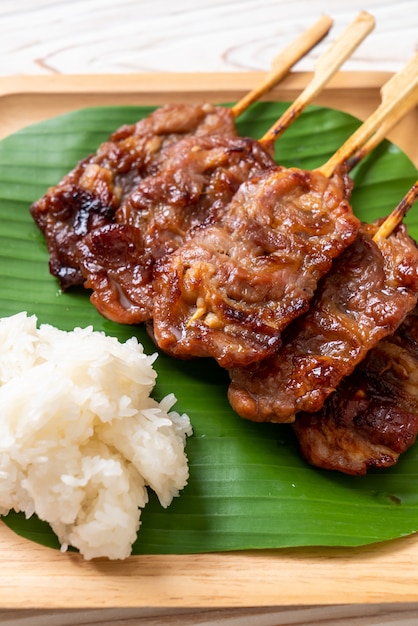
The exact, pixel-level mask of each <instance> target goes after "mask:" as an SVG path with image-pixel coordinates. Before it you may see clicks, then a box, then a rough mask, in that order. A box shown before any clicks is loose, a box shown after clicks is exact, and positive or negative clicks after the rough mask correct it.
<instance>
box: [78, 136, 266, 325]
mask: <svg viewBox="0 0 418 626" xmlns="http://www.w3.org/2000/svg"><path fill="white" fill-rule="evenodd" d="M273 167H277V166H276V164H275V162H274V160H273V158H272V157H271V156H270V155H269V154H268V153H267V152H266V151H265V150H264V149H263V148H262V146H261V145H260V144H259V143H258V142H257V141H256V140H255V139H250V138H241V137H226V136H225V137H223V136H220V135H212V136H207V137H206V136H193V137H188V138H185V139H183V140H180V141H177V142H176V143H174V144H173V145H171V146H170V147H169V148H167V149H166V150H165V153H164V155H163V156H162V157H161V160H160V163H159V167H158V172H157V173H156V174H155V175H153V176H148V177H146V178H144V179H143V180H142V181H141V182H140V183H139V184H138V185H137V186H136V188H135V190H134V191H133V192H132V193H131V194H129V195H128V196H127V198H126V199H125V200H124V201H122V203H121V206H120V208H119V209H118V210H117V212H116V220H117V224H112V225H111V226H108V225H106V226H104V227H102V228H97V229H95V230H93V231H92V232H90V233H89V234H88V235H87V236H86V237H84V238H83V239H82V241H81V242H80V243H79V246H78V251H79V262H80V266H81V270H82V272H83V275H84V277H85V280H86V282H85V286H86V287H87V288H90V289H92V290H93V293H92V296H91V301H92V302H93V304H94V306H95V307H96V308H97V309H98V311H100V313H101V314H102V315H104V316H105V317H107V318H109V319H112V320H113V321H116V322H121V323H129V324H133V323H140V322H144V321H147V320H150V319H151V317H152V315H153V284H152V283H153V268H154V265H155V262H156V261H157V260H158V259H160V258H162V257H164V256H165V255H167V254H169V253H172V252H173V251H174V250H176V249H177V248H178V247H179V246H180V245H181V244H182V243H183V242H184V240H185V237H186V234H187V233H189V232H190V231H192V230H193V229H195V228H198V227H201V226H203V225H205V224H211V223H212V222H219V221H220V220H221V218H222V214H223V211H224V209H225V207H226V206H227V205H228V203H229V202H230V201H231V199H232V197H233V196H234V194H235V192H236V191H237V190H238V188H239V186H240V185H241V183H242V182H243V181H245V180H247V179H248V178H251V177H253V176H255V175H256V174H258V173H260V172H262V171H264V170H267V169H269V168H273Z"/></svg>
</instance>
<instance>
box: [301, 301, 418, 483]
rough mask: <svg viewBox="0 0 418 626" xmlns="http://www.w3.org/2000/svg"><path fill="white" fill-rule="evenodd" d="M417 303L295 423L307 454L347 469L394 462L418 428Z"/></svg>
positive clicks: (320, 463)
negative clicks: (322, 400)
mask: <svg viewBox="0 0 418 626" xmlns="http://www.w3.org/2000/svg"><path fill="white" fill-rule="evenodd" d="M417 373H418V309H417V308H415V309H414V310H413V312H412V313H410V314H409V315H408V316H407V317H406V319H405V321H404V322H403V323H402V324H401V326H399V328H398V329H397V331H396V332H395V333H394V334H393V335H390V336H388V337H386V338H384V339H382V340H381V341H380V342H379V343H378V344H377V346H376V347H375V348H373V349H372V350H370V352H369V353H368V354H367V356H366V358H365V359H364V361H362V362H361V363H360V364H359V365H358V366H357V367H356V369H355V370H354V371H353V373H352V374H351V375H350V376H348V377H347V378H345V379H344V380H343V381H342V382H341V383H340V385H339V387H338V389H337V390H336V391H335V392H334V393H333V394H331V395H330V396H329V398H328V399H327V400H326V402H325V403H324V405H323V407H322V409H321V410H320V411H318V412H316V413H306V412H303V411H302V412H301V413H298V415H297V416H296V420H295V421H294V423H293V424H292V427H293V429H294V431H295V434H296V437H297V440H298V443H299V448H300V451H301V454H302V456H303V457H304V458H305V460H306V461H307V462H308V463H310V464H311V465H314V466H316V467H320V468H323V469H329V470H336V471H339V472H343V473H345V474H353V475H364V474H366V473H367V471H368V470H370V469H373V468H376V469H383V468H387V467H390V466H392V465H394V464H395V463H396V462H397V461H398V459H399V456H400V455H401V454H402V453H403V452H405V451H406V450H407V449H408V448H410V447H411V446H412V445H413V444H414V443H415V441H416V436H417V433H418V393H417V389H418V378H417Z"/></svg>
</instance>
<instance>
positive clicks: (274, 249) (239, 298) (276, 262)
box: [153, 68, 410, 369]
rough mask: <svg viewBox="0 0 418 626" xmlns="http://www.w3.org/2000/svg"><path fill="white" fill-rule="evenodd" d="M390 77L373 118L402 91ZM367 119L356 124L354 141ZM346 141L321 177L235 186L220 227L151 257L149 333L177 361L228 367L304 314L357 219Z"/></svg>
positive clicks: (264, 351)
mask: <svg viewBox="0 0 418 626" xmlns="http://www.w3.org/2000/svg"><path fill="white" fill-rule="evenodd" d="M408 71H409V68H408ZM390 83H391V85H393V86H395V87H396V90H395V91H394V92H393V93H392V90H391V89H390V88H389V87H390V86H391V85H389V83H388V85H387V86H386V91H385V94H387V93H388V92H390V101H391V103H392V107H393V109H391V108H390V107H388V106H387V100H386V95H385V99H384V102H383V103H382V105H381V108H383V112H384V114H382V115H381V116H380V122H381V121H382V119H385V117H389V116H390V115H392V111H393V110H396V106H397V104H398V103H399V102H402V101H403V98H404V97H406V94H409V93H410V92H409V91H408V90H406V91H400V90H398V83H399V75H398V76H396V77H394V78H392V79H391V81H390ZM393 118H396V116H393ZM377 119H379V116H376V115H373V116H372V117H371V118H369V120H367V121H366V122H365V123H364V124H363V125H362V126H361V133H362V136H363V138H364V140H367V139H368V136H369V135H370V134H372V133H373V132H375V129H376V125H378V123H379V122H378V121H377ZM370 120H371V121H370ZM366 131H367V132H366ZM349 147H350V148H351V149H352V150H355V149H357V144H356V143H354V144H350V142H347V145H346V147H345V152H344V161H343V164H342V165H340V170H339V171H335V167H333V171H332V172H331V175H330V176H327V175H324V173H323V172H322V168H321V169H320V170H317V171H314V172H306V171H303V170H298V169H296V168H289V169H285V168H280V167H278V168H277V169H275V170H269V171H268V172H266V173H264V174H261V175H260V176H259V177H258V178H254V179H252V180H251V181H248V182H247V183H245V184H243V185H242V186H241V188H240V189H239V191H238V192H237V194H236V195H235V197H234V199H233V201H232V202H231V203H230V205H229V206H228V208H227V210H226V211H225V213H224V215H223V218H222V221H221V223H217V224H213V225H209V226H207V227H205V228H200V229H198V230H197V231H195V232H193V233H192V236H190V237H189V238H188V239H187V241H186V242H185V243H184V244H183V245H182V246H181V247H180V248H179V249H178V250H177V251H175V252H174V253H173V254H171V255H170V256H167V257H165V258H164V259H162V261H161V262H159V263H158V265H157V268H156V272H155V277H154V290H155V294H156V295H155V305H154V315H153V334H154V338H155V341H156V343H157V344H158V346H159V347H160V348H161V349H163V350H164V351H166V352H168V353H169V354H171V355H173V356H176V357H179V358H188V357H190V356H200V357H202V356H213V357H214V358H215V359H216V360H217V361H218V363H219V364H220V365H222V366H223V367H225V368H228V369H231V368H236V367H244V368H245V367H247V366H249V365H250V364H251V363H254V362H258V361H262V360H263V359H265V358H267V357H268V356H269V355H272V354H274V353H275V352H276V351H277V350H278V349H279V347H280V345H281V341H282V339H281V335H282V332H283V330H284V329H285V328H286V326H287V325H288V324H289V323H290V322H291V321H292V320H293V319H295V318H296V317H298V316H299V315H301V314H302V313H304V312H306V311H307V309H308V307H309V302H310V300H311V298H312V296H313V294H314V291H315V289H316V286H317V283H318V280H319V279H320V278H321V276H324V275H325V274H327V273H328V271H329V270H330V268H331V264H332V261H333V259H334V258H336V257H338V256H339V254H341V252H342V251H343V250H344V249H345V248H346V247H347V246H349V245H350V243H352V242H353V241H354V239H355V238H356V235H357V232H358V229H359V226H360V224H359V222H358V220H357V218H356V217H355V216H354V215H353V213H352V211H351V207H350V205H349V202H348V197H349V193H350V189H351V182H349V181H348V177H346V176H345V173H344V162H345V161H346V160H347V159H348V158H349V156H351V153H350V150H349V149H348V148H349Z"/></svg>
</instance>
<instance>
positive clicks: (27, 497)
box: [0, 313, 192, 559]
mask: <svg viewBox="0 0 418 626" xmlns="http://www.w3.org/2000/svg"><path fill="white" fill-rule="evenodd" d="M155 358H156V356H155V355H153V356H148V355H145V354H144V351H143V347H142V345H141V344H139V343H138V341H137V339H136V338H131V339H129V340H128V341H126V342H125V343H120V342H119V341H118V340H117V339H116V338H114V337H108V336H106V335H105V334H104V333H101V332H97V331H94V330H93V329H92V328H91V327H87V328H84V329H82V328H76V329H75V330H74V331H70V332H66V331H62V330H58V329H57V328H55V327H53V326H50V325H48V324H43V325H41V326H40V327H39V329H38V328H37V318H36V316H28V315H27V314H26V313H18V314H16V315H13V316H11V317H8V318H2V319H0V514H1V515H6V514H7V513H8V512H9V511H10V510H11V509H14V510H15V511H24V513H25V515H26V517H30V516H31V515H33V514H34V513H36V514H37V515H38V517H39V518H40V519H42V520H45V521H47V522H48V523H49V524H50V526H51V527H52V529H53V530H54V532H55V533H56V535H57V537H58V539H59V541H60V543H61V545H62V549H63V550H65V549H66V548H67V547H68V546H70V545H71V546H73V547H75V548H77V549H78V550H79V551H80V552H81V553H82V554H83V556H84V557H85V558H86V559H91V558H95V557H108V558H110V559H123V558H126V557H127V556H129V554H130V553H131V549H132V544H133V542H134V541H135V540H136V538H137V533H138V530H139V527H140V512H141V508H143V507H144V506H145V505H146V503H147V501H148V493H147V487H148V486H149V487H151V488H152V489H153V490H154V491H155V492H156V494H157V496H158V498H159V500H160V502H161V504H162V506H164V507H167V506H168V505H169V504H170V503H171V501H172V499H173V497H175V496H177V495H178V494H179V491H180V490H181V489H182V488H183V487H184V486H185V485H186V484H187V480H188V476H189V470H188V461H187V457H186V454H185V444H186V437H187V435H191V433H192V429H191V425H190V420H189V418H188V416H187V415H184V414H183V415H179V414H178V413H177V412H175V411H171V408H172V406H173V405H174V403H175V401H176V400H175V397H174V396H173V395H169V396H167V397H166V398H164V399H163V400H162V401H161V402H157V401H156V400H154V399H153V398H151V397H150V393H151V392H152V389H153V387H154V385H155V380H156V372H155V370H154V368H153V366H152V364H153V362H154V360H155Z"/></svg>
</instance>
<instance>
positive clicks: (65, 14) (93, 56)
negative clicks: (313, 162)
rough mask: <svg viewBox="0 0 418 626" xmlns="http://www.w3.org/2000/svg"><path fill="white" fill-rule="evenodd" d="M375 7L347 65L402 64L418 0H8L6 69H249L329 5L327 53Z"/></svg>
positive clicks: (1, 15) (308, 63)
mask: <svg viewBox="0 0 418 626" xmlns="http://www.w3.org/2000/svg"><path fill="white" fill-rule="evenodd" d="M363 9H366V10H367V11H369V12H370V13H372V14H373V15H374V17H375V18H376V28H375V30H374V31H373V33H372V34H371V35H370V36H369V37H368V38H367V39H366V41H365V42H364V43H363V44H362V45H361V46H360V47H359V49H358V50H357V51H356V52H355V53H354V54H353V55H352V57H351V58H350V60H349V61H347V62H346V64H345V65H344V69H345V70H348V71H351V70H354V71H356V70H361V71H368V70H382V71H390V72H392V71H397V70H399V69H400V68H401V67H402V65H403V64H404V63H405V62H406V61H407V60H408V59H409V58H410V57H411V56H412V55H413V53H414V51H416V50H417V44H418V11H417V10H416V9H417V5H416V1H415V0H396V2H395V1H394V0H367V2H363V0H338V2H335V1H333V0H199V1H198V2H196V1H194V0H176V1H175V2H174V1H172V0H153V1H152V2H151V1H148V2H147V1H144V0H142V1H138V0H120V1H118V2H115V1H114V0H55V2H52V1H51V0H18V1H16V0H1V2H0V34H1V37H0V74H2V75H9V76H10V75H17V74H24V75H28V74H43V75H47V74H57V73H59V74H79V73H82V74H98V73H100V74H101V73H106V74H107V73H112V74H120V73H129V74H130V73H135V72H141V73H143V72H242V71H244V72H246V71H259V70H267V69H268V68H269V66H270V63H271V61H272V59H273V58H274V56H275V55H276V54H277V52H278V51H279V50H280V49H281V47H284V46H285V45H287V44H288V43H289V42H290V41H292V40H293V39H295V38H296V37H297V36H298V35H300V34H301V33H302V32H303V31H304V30H305V29H306V28H307V27H308V26H310V25H311V24H312V23H313V22H314V21H316V20H317V19H318V17H319V15H321V14H323V13H327V14H328V15H330V16H331V17H332V18H333V19H334V26H333V28H332V30H331V32H330V34H329V37H328V38H327V39H326V41H324V42H323V43H321V44H320V45H319V46H318V47H317V48H315V49H314V50H313V51H312V52H310V53H309V54H308V55H307V56H306V57H305V58H304V59H302V60H301V61H300V62H299V64H298V66H297V70H298V71H312V67H313V63H314V62H315V59H317V58H318V56H319V54H320V53H321V52H322V51H323V50H324V49H325V48H326V47H327V46H328V45H329V43H330V42H332V41H333V40H334V39H335V38H336V37H338V35H339V34H341V32H342V31H343V30H344V28H345V27H346V26H347V24H348V23H349V22H350V21H351V20H352V19H353V18H354V17H355V15H356V13H357V12H359V11H361V10H363Z"/></svg>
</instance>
